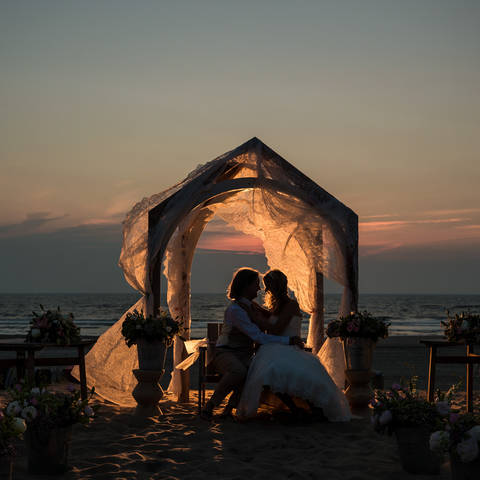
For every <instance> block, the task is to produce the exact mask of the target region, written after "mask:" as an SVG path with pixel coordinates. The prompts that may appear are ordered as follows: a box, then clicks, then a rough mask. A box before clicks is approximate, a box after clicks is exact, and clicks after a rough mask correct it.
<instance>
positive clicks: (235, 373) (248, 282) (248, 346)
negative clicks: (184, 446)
mask: <svg viewBox="0 0 480 480" xmlns="http://www.w3.org/2000/svg"><path fill="white" fill-rule="evenodd" d="M259 290H260V274H259V272H257V271H256V270H253V269H250V268H241V269H239V270H237V271H236V272H235V274H234V276H233V279H232V281H231V283H230V285H229V287H228V292H227V296H228V298H229V299H230V300H232V303H231V304H230V305H229V306H228V308H227V309H226V311H225V317H224V320H223V325H222V333H221V334H220V336H219V337H218V340H217V344H216V348H215V357H214V360H213V362H214V367H215V370H216V371H217V372H218V373H220V374H221V375H222V378H221V380H220V381H219V382H218V384H217V388H215V391H214V393H213V395H212V396H211V398H210V400H209V401H208V402H207V403H206V405H205V408H204V409H203V410H202V417H203V418H205V419H206V420H210V419H211V418H212V416H213V410H214V408H215V407H218V406H219V405H220V404H221V403H222V401H223V400H224V399H225V398H226V396H227V395H228V394H229V393H230V392H232V391H233V393H232V395H231V396H230V399H229V401H228V405H227V406H226V407H225V410H224V411H223V413H222V417H227V416H230V415H231V413H232V410H233V409H234V408H236V407H237V404H238V401H239V400H240V396H241V393H242V388H243V384H244V382H245V378H246V376H247V371H248V366H249V364H250V361H251V359H252V356H253V353H254V344H255V343H258V344H265V343H283V344H285V345H288V344H290V345H299V346H301V347H303V342H302V340H301V339H300V338H299V337H282V336H279V335H268V334H266V333H263V332H262V331H261V330H260V328H259V327H258V326H257V325H256V324H255V323H254V319H255V317H256V315H258V313H256V311H255V310H256V308H257V307H258V306H257V305H256V304H255V303H253V302H252V300H253V299H254V298H256V296H257V294H258V291H259Z"/></svg>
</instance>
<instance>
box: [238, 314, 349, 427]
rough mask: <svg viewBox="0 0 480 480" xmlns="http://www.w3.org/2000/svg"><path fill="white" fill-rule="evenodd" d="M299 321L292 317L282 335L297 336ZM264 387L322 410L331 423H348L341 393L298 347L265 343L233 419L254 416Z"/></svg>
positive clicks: (309, 355)
mask: <svg viewBox="0 0 480 480" xmlns="http://www.w3.org/2000/svg"><path fill="white" fill-rule="evenodd" d="M301 324H302V319H301V317H298V316H296V317H293V318H292V319H291V320H290V323H289V324H288V325H287V327H286V329H285V331H284V332H282V335H285V336H289V337H291V336H295V335H296V336H300V334H301ZM264 386H268V387H270V391H271V392H274V393H287V394H288V395H290V396H292V397H297V398H301V399H302V400H305V401H308V402H310V403H311V404H313V405H314V406H315V407H319V408H322V410H323V413H324V415H325V416H326V417H327V418H328V420H330V421H332V422H346V421H349V420H350V419H351V413H350V408H349V405H348V401H347V399H346V397H345V395H344V393H343V392H342V391H341V390H340V389H339V388H338V387H337V385H335V383H334V381H333V380H332V378H331V377H330V376H329V374H328V373H327V371H326V370H325V367H324V366H323V365H322V363H321V362H320V360H319V358H318V357H316V356H315V355H313V354H312V353H310V352H306V351H304V350H301V349H300V348H298V347H295V346H290V345H282V344H279V343H269V344H266V345H262V346H261V347H260V348H259V350H258V352H257V354H256V355H255V356H254V358H253V360H252V363H251V365H250V368H249V369H248V375H247V379H246V381H245V386H244V388H243V392H242V396H241V399H240V402H239V404H238V407H237V415H239V416H241V417H245V418H248V417H252V416H254V415H255V414H256V413H257V409H258V407H259V404H260V396H261V394H262V391H263V388H264Z"/></svg>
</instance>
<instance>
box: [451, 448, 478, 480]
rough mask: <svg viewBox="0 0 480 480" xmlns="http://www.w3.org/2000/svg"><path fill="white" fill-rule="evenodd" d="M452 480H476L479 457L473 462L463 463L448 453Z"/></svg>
mask: <svg viewBox="0 0 480 480" xmlns="http://www.w3.org/2000/svg"><path fill="white" fill-rule="evenodd" d="M450 467H451V470H452V480H478V476H479V472H480V455H478V456H477V458H476V459H475V460H473V461H472V462H468V463H463V462H462V461H461V460H460V459H459V458H457V456H456V455H452V453H450Z"/></svg>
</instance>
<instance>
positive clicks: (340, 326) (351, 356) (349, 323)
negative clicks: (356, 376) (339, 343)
mask: <svg viewBox="0 0 480 480" xmlns="http://www.w3.org/2000/svg"><path fill="white" fill-rule="evenodd" d="M389 326H390V324H389V323H386V322H385V321H384V320H382V319H378V318H375V317H374V316H373V315H372V314H371V313H369V312H367V311H366V310H365V311H363V312H350V314H349V315H347V316H344V317H340V318H339V319H338V320H333V321H331V322H330V323H329V324H328V326H327V332H326V333H327V336H329V337H340V338H341V339H342V340H343V348H344V352H345V363H346V366H347V370H370V369H371V365H372V353H373V349H374V347H375V344H376V342H377V341H378V339H379V338H387V337H388V327H389Z"/></svg>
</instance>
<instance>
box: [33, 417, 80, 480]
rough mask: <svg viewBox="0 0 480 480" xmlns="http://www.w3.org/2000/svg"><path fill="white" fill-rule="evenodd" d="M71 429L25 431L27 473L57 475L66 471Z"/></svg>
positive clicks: (57, 428) (69, 427)
mask: <svg viewBox="0 0 480 480" xmlns="http://www.w3.org/2000/svg"><path fill="white" fill-rule="evenodd" d="M71 434H72V427H71V426H68V427H56V428H52V429H45V430H38V429H32V428H30V427H28V428H27V430H26V431H25V443H26V447H27V461H28V471H29V473H46V474H57V473H58V474H59V473H64V472H66V471H67V470H68V451H69V447H70V438H71Z"/></svg>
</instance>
